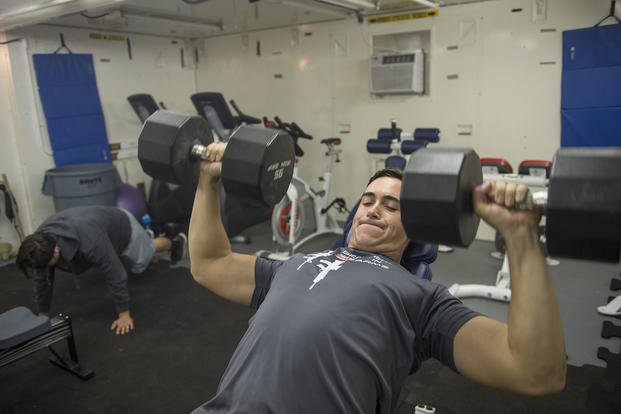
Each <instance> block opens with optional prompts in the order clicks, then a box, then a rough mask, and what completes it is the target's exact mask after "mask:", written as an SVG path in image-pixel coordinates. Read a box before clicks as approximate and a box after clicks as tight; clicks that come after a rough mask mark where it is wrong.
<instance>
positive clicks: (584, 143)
mask: <svg viewBox="0 0 621 414" xmlns="http://www.w3.org/2000/svg"><path fill="white" fill-rule="evenodd" d="M620 120H621V107H616V108H594V109H567V110H562V111H561V130H562V134H561V146H562V147H619V146H621V121H620Z"/></svg>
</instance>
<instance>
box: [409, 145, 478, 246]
mask: <svg viewBox="0 0 621 414" xmlns="http://www.w3.org/2000/svg"><path fill="white" fill-rule="evenodd" d="M482 181H483V174H482V171H481V162H480V159H479V156H478V155H477V154H476V152H474V150H472V149H469V148H467V149H459V148H456V149H453V148H451V149H437V148H434V149H430V148H422V149H419V150H418V151H416V152H414V153H413V154H412V156H411V157H410V160H409V162H408V164H407V166H406V167H405V170H404V171H403V183H402V184H401V196H400V197H401V221H402V222H403V227H404V229H405V231H406V233H407V235H408V237H410V238H411V239H413V240H419V241H425V242H433V243H442V244H448V245H452V246H462V247H466V246H468V245H469V244H470V243H471V242H472V241H473V240H474V237H475V236H476V232H477V228H478V226H479V217H478V216H477V215H476V214H474V212H473V210H472V190H473V189H474V187H476V186H477V185H479V184H481V182H482Z"/></svg>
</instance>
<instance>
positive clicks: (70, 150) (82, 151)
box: [32, 54, 112, 166]
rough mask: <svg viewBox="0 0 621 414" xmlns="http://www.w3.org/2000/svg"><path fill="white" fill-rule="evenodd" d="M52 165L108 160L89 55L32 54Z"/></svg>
mask: <svg viewBox="0 0 621 414" xmlns="http://www.w3.org/2000/svg"><path fill="white" fill-rule="evenodd" d="M32 59H33V62H34V68H35V72H36V76H37V83H38V86H39V96H40V97H41V105H42V106H43V110H44V112H45V118H46V120H47V127H48V132H49V135H50V142H51V144H52V150H53V151H54V162H55V163H56V166H62V165H67V164H82V163H92V162H112V157H111V156H110V149H109V146H108V137H107V134H106V126H105V123H104V117H103V111H102V109H101V103H100V101H99V91H98V90H97V81H96V79H95V67H94V65H93V56H92V55H84V54H63V55H61V54H45V55H44V54H35V55H33V56H32Z"/></svg>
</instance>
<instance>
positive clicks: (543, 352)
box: [453, 184, 566, 395]
mask: <svg viewBox="0 0 621 414" xmlns="http://www.w3.org/2000/svg"><path fill="white" fill-rule="evenodd" d="M492 187H493V190H492ZM490 190H491V193H492V194H493V196H492V197H493V198H494V202H488V201H487V194H488V192H490ZM526 193H527V191H526V190H525V189H524V188H521V187H520V188H516V187H515V186H514V185H504V184H502V185H494V186H492V185H490V184H487V185H484V186H480V187H478V188H477V189H476V192H475V195H474V199H475V210H476V211H477V214H479V215H480V216H481V217H482V218H483V219H485V220H486V221H487V222H488V223H490V224H491V225H492V226H493V227H495V228H496V229H498V230H499V231H500V232H501V234H502V235H503V237H504V239H505V243H506V247H507V254H508V255H509V268H510V273H511V291H512V293H511V302H510V304H509V316H508V322H507V324H503V323H501V322H498V321H495V320H493V319H490V318H487V317H484V316H478V317H475V318H473V319H471V320H470V321H468V322H466V323H465V324H464V325H463V326H462V327H461V328H460V329H459V331H458V332H457V334H456V336H455V339H454V346H453V356H454V360H455V366H456V368H457V370H458V371H459V372H460V373H461V374H463V375H464V376H466V377H469V378H471V379H473V380H476V381H478V382H481V383H483V384H486V385H489V386H492V387H496V388H502V389H508V390H511V391H515V392H519V393H523V394H529V395H541V394H547V393H552V392H558V391H560V390H562V389H563V388H564V386H565V376H566V355H565V340H564V335H563V327H562V321H561V317H560V312H559V309H558V304H557V301H556V297H555V294H554V289H553V286H552V282H551V279H550V274H549V272H548V267H547V264H546V261H545V257H544V256H543V252H542V250H541V246H540V242H539V230H538V222H539V218H540V217H539V216H538V215H537V214H536V213H533V212H524V211H517V210H510V209H507V208H504V207H501V205H502V206H507V207H513V205H514V204H515V203H516V202H520V201H523V199H524V198H525V197H526Z"/></svg>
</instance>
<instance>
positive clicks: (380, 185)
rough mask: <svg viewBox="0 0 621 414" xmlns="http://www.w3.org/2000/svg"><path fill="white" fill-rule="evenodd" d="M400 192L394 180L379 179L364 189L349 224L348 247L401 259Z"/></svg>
mask: <svg viewBox="0 0 621 414" xmlns="http://www.w3.org/2000/svg"><path fill="white" fill-rule="evenodd" d="M400 193H401V180H399V179H397V178H392V177H380V178H378V179H376V180H374V181H373V182H371V183H370V184H369V185H368V186H367V188H366V191H365V192H364V194H363V195H362V199H361V200H360V206H359V207H358V211H357V212H356V215H355V217H354V221H353V224H352V229H353V230H352V237H351V240H350V241H349V246H350V247H353V248H355V249H359V250H364V251H369V252H373V253H380V254H383V255H385V256H388V257H390V258H392V259H393V260H395V261H396V262H399V261H400V260H401V255H402V254H403V251H404V250H405V247H406V246H407V243H408V237H407V235H406V234H405V230H404V229H403V225H402V224H401V209H400V204H399V194H400Z"/></svg>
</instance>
